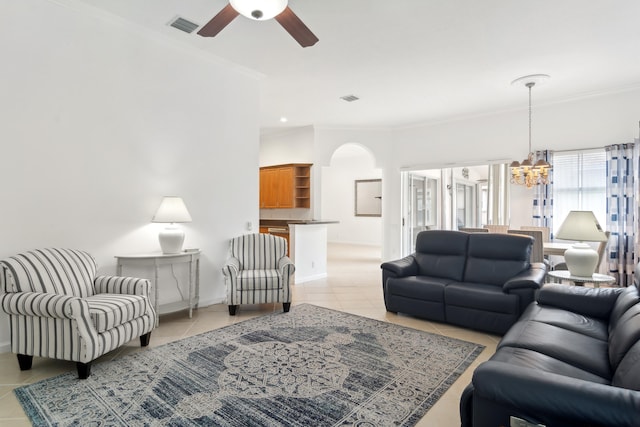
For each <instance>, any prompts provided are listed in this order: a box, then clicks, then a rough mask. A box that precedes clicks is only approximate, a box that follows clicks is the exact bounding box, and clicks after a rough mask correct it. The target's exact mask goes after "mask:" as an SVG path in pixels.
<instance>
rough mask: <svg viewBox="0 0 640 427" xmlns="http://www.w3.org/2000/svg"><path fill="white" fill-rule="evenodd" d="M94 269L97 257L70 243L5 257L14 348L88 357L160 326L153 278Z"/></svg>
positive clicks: (2, 282) (5, 301) (5, 298)
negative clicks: (152, 298) (152, 291)
mask: <svg viewBox="0 0 640 427" xmlns="http://www.w3.org/2000/svg"><path fill="white" fill-rule="evenodd" d="M95 275H96V263H95V260H94V259H93V257H92V256H91V255H89V254H88V253H86V252H83V251H77V250H71V249H59V248H49V249H37V250H33V251H29V252H25V253H21V254H18V255H15V256H12V257H9V258H7V259H4V260H2V261H0V286H1V289H2V290H3V291H4V294H3V295H1V302H2V309H3V310H4V311H5V312H6V313H7V314H8V315H9V322H10V329H11V351H12V352H13V353H17V354H22V355H29V356H40V357H49V358H54V359H64V360H71V361H75V362H81V363H89V362H91V361H92V360H94V359H96V358H97V357H100V356H101V355H103V354H104V353H107V352H109V351H111V350H114V349H115V348H117V347H119V346H121V345H123V344H125V343H126V342H128V341H131V340H132V339H134V338H136V337H139V336H141V335H145V334H147V333H149V332H150V331H151V330H152V329H153V328H154V327H155V324H156V313H155V311H154V310H153V307H152V305H151V304H150V302H149V298H148V295H149V293H150V289H151V287H150V284H149V281H148V280H146V279H137V278H130V277H112V276H99V277H96V276H95Z"/></svg>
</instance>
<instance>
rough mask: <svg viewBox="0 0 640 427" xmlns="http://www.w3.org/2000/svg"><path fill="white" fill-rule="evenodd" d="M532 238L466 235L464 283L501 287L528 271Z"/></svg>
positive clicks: (493, 234)
mask: <svg viewBox="0 0 640 427" xmlns="http://www.w3.org/2000/svg"><path fill="white" fill-rule="evenodd" d="M532 246H533V238H531V237H528V236H521V235H515V234H498V233H474V234H470V235H469V248H468V252H467V262H466V266H465V270H464V281H465V282H473V283H486V284H489V285H496V286H502V285H503V284H504V283H505V282H506V281H507V280H509V279H511V278H512V277H514V276H516V275H517V274H519V273H521V272H522V271H525V270H527V269H529V267H530V263H529V258H530V256H531V248H532Z"/></svg>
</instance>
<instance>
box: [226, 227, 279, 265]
mask: <svg viewBox="0 0 640 427" xmlns="http://www.w3.org/2000/svg"><path fill="white" fill-rule="evenodd" d="M229 252H230V254H231V256H233V257H235V258H237V259H238V261H240V270H275V269H277V268H278V263H279V261H280V259H281V258H282V257H284V256H286V255H287V240H286V239H285V238H284V237H280V236H274V235H273V234H263V233H255V234H246V235H244V236H239V237H236V238H234V239H231V243H230V244H229Z"/></svg>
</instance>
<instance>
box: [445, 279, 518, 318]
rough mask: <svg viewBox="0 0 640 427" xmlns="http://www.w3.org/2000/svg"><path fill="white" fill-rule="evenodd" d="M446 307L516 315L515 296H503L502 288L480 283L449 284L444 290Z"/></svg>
mask: <svg viewBox="0 0 640 427" xmlns="http://www.w3.org/2000/svg"><path fill="white" fill-rule="evenodd" d="M444 299H445V301H446V303H447V305H450V306H458V307H466V308H474V309H478V310H483V311H488V312H494V313H508V314H516V313H518V307H519V304H518V297H517V295H511V294H505V293H504V292H502V288H500V287H497V286H493V285H486V284H481V283H468V282H462V283H450V284H449V285H447V287H446V288H445V290H444Z"/></svg>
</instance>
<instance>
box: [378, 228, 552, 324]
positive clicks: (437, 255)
mask: <svg viewBox="0 0 640 427" xmlns="http://www.w3.org/2000/svg"><path fill="white" fill-rule="evenodd" d="M532 244H533V239H532V238H531V237H528V236H520V235H510V234H497V233H466V232H461V231H447V230H428V231H422V232H420V233H418V236H417V238H416V251H415V252H414V253H413V254H411V255H409V256H407V257H405V258H403V259H400V260H397V261H391V262H385V263H383V264H382V265H381V268H382V286H383V290H384V302H385V305H386V308H387V310H388V311H391V312H395V313H397V312H400V313H405V314H410V315H414V316H417V317H421V318H424V319H430V320H436V321H439V322H447V323H451V324H455V325H459V326H464V327H467V328H472V329H479V330H483V331H487V332H492V333H497V334H503V333H505V332H506V331H507V330H508V329H509V328H510V327H511V325H513V324H514V323H515V322H516V321H517V320H518V318H519V317H520V314H521V313H522V312H523V311H524V310H525V308H526V307H527V306H528V305H529V304H530V303H531V302H533V301H534V297H535V293H536V291H537V290H538V289H539V288H540V286H541V285H542V283H543V281H544V276H545V274H546V267H545V265H544V264H542V263H539V264H538V263H536V264H530V263H529V259H530V254H531V247H532Z"/></svg>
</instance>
